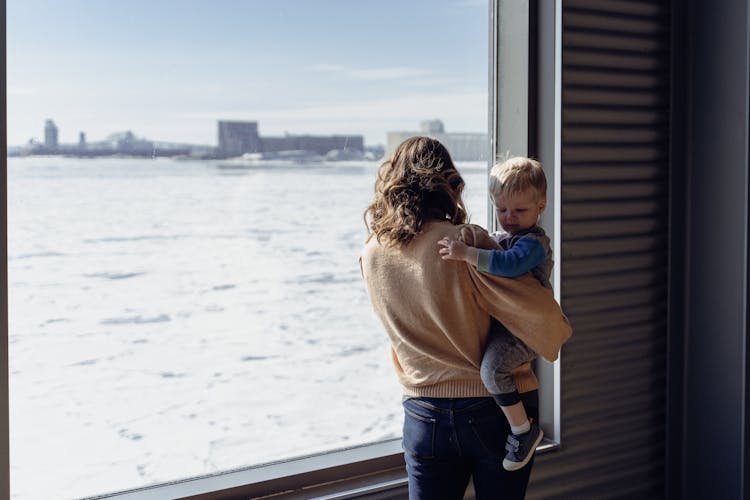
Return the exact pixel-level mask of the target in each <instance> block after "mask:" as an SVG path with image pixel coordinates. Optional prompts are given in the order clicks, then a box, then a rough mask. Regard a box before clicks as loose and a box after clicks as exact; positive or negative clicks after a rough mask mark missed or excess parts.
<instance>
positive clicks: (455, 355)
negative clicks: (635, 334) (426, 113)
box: [360, 221, 571, 397]
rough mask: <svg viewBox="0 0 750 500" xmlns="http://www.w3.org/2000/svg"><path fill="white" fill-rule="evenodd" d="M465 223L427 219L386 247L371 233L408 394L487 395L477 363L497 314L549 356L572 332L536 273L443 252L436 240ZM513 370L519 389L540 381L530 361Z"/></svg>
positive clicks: (377, 298) (385, 317) (366, 261)
mask: <svg viewBox="0 0 750 500" xmlns="http://www.w3.org/2000/svg"><path fill="white" fill-rule="evenodd" d="M474 227H476V226H474ZM460 228H461V226H455V225H453V224H451V223H450V222H448V221H433V222H429V223H427V224H425V226H424V227H423V230H422V232H421V233H420V234H418V235H417V236H416V237H415V238H414V239H413V240H412V241H411V242H410V243H409V244H408V245H406V246H404V247H386V246H383V245H381V244H379V243H378V241H377V239H376V238H375V237H373V238H371V239H370V241H369V242H368V243H367V244H366V245H365V248H364V251H363V253H362V256H361V257H360V265H361V267H362V275H363V277H364V279H365V282H366V284H367V290H368V294H369V296H370V300H371V302H372V304H373V307H374V309H375V313H376V314H377V316H378V317H379V318H380V320H381V321H382V323H383V326H384V327H385V331H386V332H387V334H388V336H389V337H390V340H391V353H392V357H393V364H394V366H395V368H396V373H397V375H398V378H399V380H400V382H401V384H402V385H403V387H404V393H405V394H406V395H411V396H428V397H481V396H487V395H488V393H487V390H486V389H485V388H484V386H483V385H482V381H481V379H480V376H479V366H480V363H481V360H482V352H483V349H484V346H485V343H486V341H487V334H488V333H489V330H490V319H491V317H493V316H494V317H495V318H497V319H498V320H500V321H501V322H502V323H503V325H505V327H506V328H508V330H510V332H511V333H513V334H514V335H516V336H517V337H518V338H520V339H521V340H523V341H524V342H525V343H526V344H527V345H528V346H529V347H530V348H531V349H533V350H534V351H536V352H537V353H539V354H540V355H541V356H543V357H544V358H546V359H548V360H551V361H552V360H555V359H557V355H558V352H559V350H560V346H561V345H562V344H563V342H565V341H566V340H567V339H568V337H570V334H571V328H570V324H569V323H568V320H567V318H566V317H565V316H564V315H563V313H562V311H561V310H560V307H559V305H558V304H557V302H556V301H555V299H554V297H553V296H552V292H551V290H549V289H546V288H544V287H543V286H542V285H541V284H540V283H539V282H538V281H537V280H536V279H534V278H533V277H532V276H531V274H526V275H524V276H521V277H518V278H513V279H508V278H501V277H499V276H492V275H490V274H485V273H481V272H479V271H477V270H476V268H475V267H474V266H471V265H469V264H466V263H464V262H460V261H446V260H443V259H441V258H440V255H439V254H438V244H437V242H438V240H440V239H441V238H443V237H444V236H450V237H452V238H457V237H458V236H459V230H460ZM478 239H481V238H478ZM483 241H484V242H486V241H491V239H490V238H489V237H487V238H486V239H483ZM477 245H478V246H486V245H488V243H485V244H482V242H480V241H477ZM513 375H514V379H515V381H516V385H517V387H518V391H519V392H527V391H529V390H533V389H536V388H537V387H538V385H537V380H536V377H535V376H534V373H533V372H532V371H531V367H530V366H529V365H528V364H526V365H523V366H521V367H519V368H518V369H516V370H515V371H514V373H513Z"/></svg>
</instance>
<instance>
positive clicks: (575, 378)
mask: <svg viewBox="0 0 750 500" xmlns="http://www.w3.org/2000/svg"><path fill="white" fill-rule="evenodd" d="M562 5H563V18H562V26H563V34H562V43H563V47H562V85H563V88H562V165H561V168H562V201H561V202H562V256H561V259H559V261H560V265H561V266H562V267H561V273H562V297H561V302H562V306H563V309H564V310H565V312H566V313H567V315H568V317H569V318H570V321H571V323H572V324H573V328H574V333H573V337H572V339H571V340H570V342H569V343H568V344H566V345H565V346H564V347H563V351H562V357H561V359H562V367H561V371H562V380H561V387H562V447H561V449H560V450H557V451H554V452H551V453H548V454H545V455H540V456H538V457H537V465H536V467H535V469H534V472H533V475H532V482H531V485H530V487H529V492H528V497H529V498H545V499H547V498H596V499H605V498H639V499H644V498H662V497H663V496H664V488H665V484H664V483H665V472H664V471H665V463H664V457H665V420H666V419H665V411H666V410H665V408H666V406H665V400H666V385H667V384H666V345H667V291H668V290H667V269H668V251H669V248H668V246H669V238H668V216H669V205H668V194H669V191H668V190H669V186H668V181H669V176H668V168H669V85H670V68H669V57H670V54H669V23H670V13H669V6H668V5H667V4H666V3H664V2H648V1H628V2H625V1H614V0H610V1H606V0H563V4H562Z"/></svg>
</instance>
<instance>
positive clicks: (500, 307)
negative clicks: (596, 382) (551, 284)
mask: <svg viewBox="0 0 750 500" xmlns="http://www.w3.org/2000/svg"><path fill="white" fill-rule="evenodd" d="M467 269H468V270H469V273H470V275H471V279H472V281H473V283H474V289H475V293H476V297H477V302H478V303H479V305H480V306H481V307H482V308H483V309H484V310H485V311H487V312H488V313H489V314H490V316H492V317H494V318H496V319H497V320H498V321H500V322H501V323H502V324H503V325H504V326H505V327H506V328H507V329H508V330H509V331H510V332H511V333H512V334H513V335H515V336H516V337H518V338H519V339H521V340H522V341H523V342H525V343H526V345H528V346H529V347H530V348H531V349H533V350H534V352H536V353H537V354H539V355H540V356H542V357H543V358H545V359H546V360H548V361H554V360H556V359H557V356H558V352H559V351H560V347H562V344H563V343H565V341H566V340H568V338H570V335H571V333H572V329H571V327H570V323H569V322H568V318H566V317H565V315H564V314H563V312H562V310H561V309H560V305H559V304H558V303H557V301H556V300H555V298H554V296H553V294H552V290H549V289H547V288H544V287H543V286H542V285H541V284H540V283H539V281H537V280H536V279H535V278H534V277H532V276H531V275H530V274H525V275H522V276H519V277H518V278H514V279H509V278H503V277H500V276H494V275H491V274H488V273H482V272H480V271H479V270H477V269H476V268H475V267H474V266H471V265H470V266H467Z"/></svg>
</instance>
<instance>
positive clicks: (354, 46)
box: [7, 0, 488, 499]
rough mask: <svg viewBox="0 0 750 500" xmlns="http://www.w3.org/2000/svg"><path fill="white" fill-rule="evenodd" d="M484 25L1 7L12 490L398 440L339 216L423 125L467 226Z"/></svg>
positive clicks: (130, 6) (376, 11)
mask: <svg viewBox="0 0 750 500" xmlns="http://www.w3.org/2000/svg"><path fill="white" fill-rule="evenodd" d="M487 13H488V6H487V2H486V0H482V1H460V0H451V1H449V0H440V1H436V0H429V1H427V0H424V1H410V2H401V1H396V0H388V1H383V0H380V1H378V2H371V3H364V2H351V1H344V0H338V1H337V0H329V1H319V2H311V1H307V0H287V1H283V2H279V1H275V0H266V1H260V0H258V1H239V0H236V1H232V0H220V1H219V0H213V1H210V2H208V1H204V2H198V1H185V0H179V1H178V0H160V1H158V2H153V1H146V0H134V1H127V2H121V1H114V0H108V1H98V0H97V1H88V2H87V1H82V0H80V1H74V0H70V1H66V2H56V1H53V0H46V1H44V0H9V1H8V2H7V38H8V41H7V45H8V57H7V66H8V73H7V74H8V109H9V113H8V132H7V133H8V143H9V144H10V146H11V147H10V148H9V152H10V155H11V157H10V158H9V165H8V191H9V201H8V204H9V207H8V214H9V220H8V239H9V257H8V266H9V300H10V331H9V344H10V345H9V349H10V371H11V374H10V390H11V399H10V406H11V415H10V417H11V450H10V451H11V479H12V482H11V488H12V495H13V498H15V499H32V498H75V497H81V496H88V495H96V494H103V493H106V492H112V491H117V490H123V489H130V488H135V487H139V486H144V485H148V484H154V483H160V482H165V481H170V480H175V479H180V478H185V477H191V476H198V475H204V474H209V473H212V472H217V471H222V470H228V469H233V468H238V467H246V466H252V465H257V464H261V463H266V462H269V461H275V460H284V459H290V458H294V457H299V456H303V455H310V454H314V453H320V452H326V451H331V450H336V449H341V448H345V447H350V446H355V445H361V444H366V443H373V442H378V441H381V440H384V439H389V438H395V437H398V436H399V435H400V432H401V429H400V428H401V422H402V420H401V418H402V411H401V407H400V392H401V390H400V387H399V386H398V383H397V381H396V379H395V375H394V373H393V370H392V367H391V364H390V363H391V362H390V356H389V354H388V345H387V341H386V336H385V334H384V333H383V331H382V328H381V326H380V324H379V323H378V322H377V320H376V319H375V317H374V314H373V313H372V311H371V307H370V304H369V301H368V299H367V296H366V292H365V288H364V285H363V283H362V281H361V277H360V270H359V265H358V261H357V257H358V254H359V251H360V249H361V246H362V243H363V241H364V238H365V227H364V223H363V218H362V214H363V211H364V209H365V207H366V206H367V205H368V203H369V202H370V200H371V196H372V190H373V184H374V180H375V172H376V170H377V167H378V165H379V163H380V161H381V159H382V157H383V155H384V154H386V152H387V151H388V150H389V148H391V147H393V145H394V144H393V141H397V140H398V138H399V137H401V136H402V135H404V134H405V135H413V134H417V133H424V134H428V135H434V136H436V137H439V138H441V139H442V140H444V141H445V142H446V145H447V146H448V147H449V149H450V150H451V151H452V153H453V154H454V157H455V159H456V160H457V163H458V165H459V168H460V169H461V171H462V172H463V173H464V174H465V177H466V180H467V184H468V188H467V201H468V206H469V209H470V211H471V213H472V220H473V221H474V222H477V223H480V224H485V223H486V199H487V198H486V192H485V191H486V171H487V161H486V156H487V151H488V146H487V140H486V129H487V127H486V123H487V45H488V43H487V24H488V23H487ZM399 134H401V135H399Z"/></svg>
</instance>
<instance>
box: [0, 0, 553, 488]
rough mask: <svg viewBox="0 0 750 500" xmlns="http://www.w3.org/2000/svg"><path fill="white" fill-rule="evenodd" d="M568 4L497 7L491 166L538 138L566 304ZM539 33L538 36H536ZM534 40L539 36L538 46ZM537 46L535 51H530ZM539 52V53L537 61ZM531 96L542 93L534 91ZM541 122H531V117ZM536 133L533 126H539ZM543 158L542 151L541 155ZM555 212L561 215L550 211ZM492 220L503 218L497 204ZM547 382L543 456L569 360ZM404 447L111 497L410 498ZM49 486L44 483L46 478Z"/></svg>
mask: <svg viewBox="0 0 750 500" xmlns="http://www.w3.org/2000/svg"><path fill="white" fill-rule="evenodd" d="M0 2H1V3H0V22H1V23H2V33H3V36H2V40H1V41H0V50H1V51H2V53H3V55H5V54H6V39H5V31H6V28H5V27H6V2H5V0H0ZM561 3H562V2H561V0H554V2H538V3H537V2H531V3H530V1H529V0H513V1H509V2H500V1H499V0H490V2H489V4H490V5H489V22H490V37H489V39H490V50H489V73H490V75H489V77H490V78H489V99H488V104H489V113H488V115H489V130H490V148H491V154H490V158H496V157H497V156H498V155H500V154H504V153H505V152H510V153H511V154H513V155H524V156H526V155H528V154H529V138H530V134H532V135H533V138H534V139H535V146H536V151H535V152H536V155H535V156H537V158H538V159H540V160H541V161H542V163H543V164H544V166H545V172H546V174H547V176H548V180H549V185H550V186H551V188H550V189H549V192H548V207H549V208H548V211H547V212H546V214H545V215H546V216H545V217H544V218H543V219H542V225H543V227H544V228H545V230H546V231H547V233H548V234H549V235H550V239H551V240H552V242H553V251H554V254H555V256H556V263H555V267H554V275H553V285H554V293H555V297H556V298H557V299H558V300H560V264H561V263H560V260H561V259H560V257H561V253H560V234H561V233H560V190H561V186H560V115H561V112H560V93H561V90H560V89H561V71H560V69H561V65H560V62H561V43H560V41H561V13H562V8H561ZM530 26H536V27H537V29H536V30H534V32H533V33H532V32H531V30H530ZM532 36H533V37H534V38H533V39H532ZM530 41H532V42H534V43H532V44H530V43H529V42H530ZM532 52H533V53H532ZM0 80H2V81H1V82H0V83H1V84H2V88H3V99H2V104H0V106H2V114H3V124H4V125H5V128H4V130H5V129H7V101H6V98H7V79H6V67H5V65H3V67H2V72H1V73H0ZM529 89H532V91H531V92H530V90H529ZM532 112H533V113H535V116H531V115H530V113H532ZM530 124H531V125H532V126H531V127H530ZM0 148H1V150H2V151H0V154H1V155H2V158H0V174H1V175H2V176H3V180H5V179H6V178H7V136H6V134H5V133H3V134H2V138H1V139H0ZM532 153H533V152H532ZM1 184H2V185H1V186H0V202H1V203H2V217H1V219H2V222H1V223H2V232H1V233H0V234H1V236H0V247H1V248H0V258H2V259H3V260H4V262H5V265H4V266H3V268H2V270H1V271H0V286H2V291H1V292H0V296H1V298H2V300H1V302H0V344H2V345H0V369H2V370H4V372H3V373H5V376H4V377H3V378H2V382H1V383H0V498H9V497H10V485H9V483H10V467H9V464H10V459H9V458H10V457H9V409H8V406H9V395H8V387H9V381H8V366H9V365H8V274H7V257H8V256H7V227H8V226H7V224H8V217H7V182H2V183H1ZM550 209H551V210H550ZM488 221H494V212H493V211H492V207H491V204H490V203H489V201H488ZM536 370H537V376H538V378H539V382H540V391H539V394H540V422H541V424H542V427H543V428H544V430H545V433H546V439H545V441H544V442H543V444H542V445H541V446H540V448H539V451H545V450H550V449H553V448H556V447H557V446H559V444H560V435H561V428H560V427H561V426H560V390H561V387H560V360H559V359H558V361H556V362H555V363H547V362H546V361H540V362H539V363H537V367H536ZM400 441H401V440H400V439H393V440H388V441H383V442H380V443H376V444H372V445H363V446H357V447H353V448H349V449H345V450H339V451H335V452H330V453H324V454H320V455H314V456H308V457H303V458H299V459H293V460H288V461H282V462H276V463H272V464H266V465H261V466H256V467H248V468H243V469H237V470H231V471H226V472H222V473H217V474H212V475H207V476H201V477H195V478H189V479H185V480H180V481H173V482H169V483H166V484H159V485H155V486H153V487H144V488H138V489H135V490H130V491H127V492H121V493H115V494H110V495H101V496H99V497H97V498H112V499H119V500H133V499H138V500H142V499H147V500H148V499H163V498H193V499H202V500H203V499H226V498H237V497H256V496H268V495H274V498H283V497H284V496H288V497H291V496H294V495H297V496H299V495H300V492H301V491H302V490H304V491H305V497H306V498H312V497H315V498H331V499H333V498H352V497H356V496H361V495H364V494H372V493H376V492H378V491H389V492H395V491H398V490H402V491H405V488H406V472H405V470H404V460H403V453H402V450H401V443H400ZM42 479H43V478H42Z"/></svg>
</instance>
